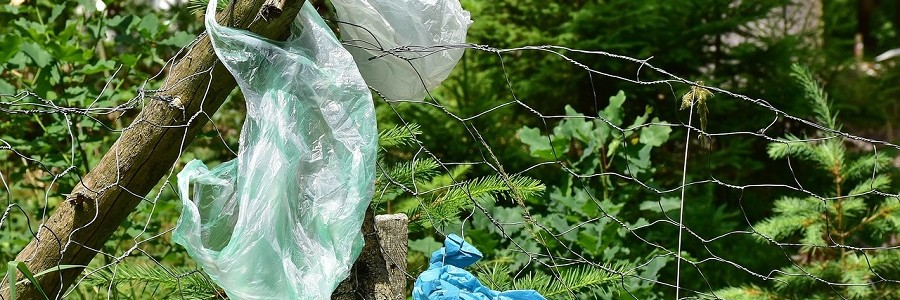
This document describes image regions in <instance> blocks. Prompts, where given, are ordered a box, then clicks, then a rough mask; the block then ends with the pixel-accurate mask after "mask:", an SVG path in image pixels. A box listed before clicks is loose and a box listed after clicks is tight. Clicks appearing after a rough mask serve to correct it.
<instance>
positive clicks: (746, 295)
mask: <svg viewBox="0 0 900 300" xmlns="http://www.w3.org/2000/svg"><path fill="white" fill-rule="evenodd" d="M715 295H716V298H709V299H728V300H757V299H760V300H766V299H778V297H777V296H776V295H774V294H772V292H771V291H769V290H766V289H764V288H761V287H758V286H755V285H749V286H743V287H730V288H727V289H723V290H719V291H716V293H715Z"/></svg>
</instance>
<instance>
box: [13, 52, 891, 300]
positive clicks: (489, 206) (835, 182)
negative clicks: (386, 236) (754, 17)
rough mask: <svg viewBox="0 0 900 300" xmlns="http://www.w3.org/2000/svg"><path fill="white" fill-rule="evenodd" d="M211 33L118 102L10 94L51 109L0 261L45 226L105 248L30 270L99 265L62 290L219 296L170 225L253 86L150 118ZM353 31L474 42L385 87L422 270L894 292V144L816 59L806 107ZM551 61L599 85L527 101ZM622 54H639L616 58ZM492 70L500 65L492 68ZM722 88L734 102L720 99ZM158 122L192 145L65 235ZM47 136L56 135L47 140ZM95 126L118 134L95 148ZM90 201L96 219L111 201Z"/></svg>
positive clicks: (775, 294) (806, 77) (699, 287)
mask: <svg viewBox="0 0 900 300" xmlns="http://www.w3.org/2000/svg"><path fill="white" fill-rule="evenodd" d="M201 40H202V38H198V39H195V40H194V42H193V43H192V44H191V45H189V46H188V47H186V48H184V49H183V50H181V52H180V53H178V54H177V55H176V56H175V57H174V58H173V59H171V60H169V61H168V62H167V63H166V65H164V67H162V68H160V71H159V72H158V73H157V75H156V76H155V77H152V78H148V79H147V80H146V81H144V83H143V84H141V85H140V86H139V87H137V88H136V91H135V92H134V97H131V98H130V99H127V100H124V101H119V102H117V103H109V101H103V100H104V99H105V98H109V94H111V93H116V92H117V91H116V88H115V87H112V86H109V85H107V86H105V87H104V88H103V90H102V91H101V93H100V94H99V95H96V96H95V98H94V100H93V101H91V102H89V104H88V105H83V106H73V105H70V104H68V103H67V101H66V99H63V98H57V99H53V98H42V97H39V96H38V95H37V94H35V93H32V92H28V91H23V92H21V93H18V94H15V95H0V115H2V118H3V119H7V118H8V120H13V122H18V124H28V126H39V127H40V130H39V131H36V130H29V129H27V128H20V129H21V130H20V129H17V128H15V124H13V126H12V127H7V128H4V129H5V130H7V132H4V133H3V134H2V136H0V157H2V158H3V159H2V163H0V168H2V169H0V179H2V180H0V181H2V182H3V185H2V187H3V191H4V193H3V195H4V197H3V198H5V201H4V202H5V205H4V207H5V209H4V212H3V215H2V217H0V232H3V238H2V239H0V246H2V249H3V251H4V252H8V253H6V254H5V255H4V256H3V258H4V259H7V260H13V259H15V260H19V261H24V262H28V261H30V260H36V259H41V258H40V257H29V256H27V255H26V256H25V257H22V256H19V257H18V258H16V257H15V253H18V252H19V251H21V250H22V249H23V248H24V247H25V244H26V243H28V242H29V241H31V240H32V239H45V240H46V239H50V240H52V241H53V243H56V244H57V248H58V249H59V251H60V253H63V252H65V251H66V249H67V248H69V247H78V248H80V249H82V250H80V251H86V254H82V255H90V256H92V257H94V259H93V260H92V261H91V263H90V264H89V265H86V266H72V265H65V264H57V265H58V268H57V271H52V270H51V271H50V272H45V273H39V274H36V275H38V276H62V274H63V272H61V271H62V270H65V269H83V270H84V272H83V273H82V274H81V275H80V276H78V278H77V279H76V280H75V282H74V284H73V286H72V287H71V288H69V289H67V290H64V291H62V292H61V293H60V294H58V295H55V296H54V295H49V297H50V298H54V297H56V298H60V297H72V298H95V297H97V295H102V296H104V297H110V298H161V297H172V298H179V297H180V298H203V299H211V298H223V297H224V293H223V292H222V291H221V290H220V289H218V288H217V287H216V286H215V285H214V283H212V282H211V281H210V280H209V279H208V278H207V277H205V276H204V275H203V274H202V270H199V269H197V268H196V267H193V264H192V262H191V261H190V258H189V257H188V256H187V255H186V254H185V252H184V250H183V249H180V246H176V245H174V244H173V243H172V241H171V240H170V236H171V231H172V229H173V228H174V226H175V224H176V222H177V218H178V209H177V205H178V204H177V203H178V202H177V199H178V197H177V191H176V190H175V189H174V188H173V183H174V181H175V176H176V174H177V172H178V171H179V170H180V168H181V167H182V166H183V165H184V163H185V162H187V161H188V160H190V159H192V158H196V157H206V158H212V159H213V160H216V159H218V160H221V161H225V160H227V159H228V158H231V157H234V155H235V151H236V149H237V145H238V143H239V141H238V140H237V128H238V126H239V124H240V122H241V120H242V116H241V114H242V113H241V110H242V104H241V96H240V95H239V93H237V92H234V93H232V94H231V95H230V96H229V100H227V101H226V103H225V105H224V107H223V108H222V109H220V110H219V111H218V112H216V111H215V109H212V110H207V109H206V108H204V107H203V106H200V107H201V108H200V109H199V110H198V111H197V112H196V113H192V114H187V113H185V115H183V116H182V118H180V119H178V120H174V121H173V124H175V125H167V124H154V123H152V120H149V119H141V117H140V116H141V115H139V114H138V113H139V112H141V111H142V110H144V109H147V108H148V107H150V106H151V105H164V106H166V107H169V108H170V109H173V110H181V111H185V112H186V111H187V110H184V106H185V105H187V103H182V102H181V101H182V99H180V98H175V97H171V96H169V95H170V92H171V91H173V90H175V89H178V88H179V86H180V85H184V84H187V83H188V82H192V81H194V80H197V79H198V78H200V79H202V80H200V81H203V82H205V83H204V84H203V85H202V86H204V87H206V88H209V87H212V86H214V85H215V84H216V82H217V81H219V80H222V79H221V78H217V77H215V76H213V68H212V67H210V68H205V69H203V70H200V71H199V72H196V73H194V74H189V75H188V76H185V77H183V78H169V77H164V75H166V74H167V73H168V72H171V70H173V68H174V67H175V66H177V65H179V64H186V63H189V62H187V61H185V59H186V58H189V57H190V56H189V55H187V54H188V52H190V51H192V50H191V49H192V46H195V45H197V44H198V43H200V41H201ZM345 46H346V47H360V48H365V49H368V50H370V51H377V52H380V53H383V54H382V55H381V56H375V57H373V58H372V59H379V57H387V56H390V57H397V58H401V59H404V60H407V61H414V60H416V59H419V58H421V57H425V56H428V55H436V54H439V53H440V52H441V51H447V50H450V49H465V51H466V54H465V58H464V60H463V62H462V63H461V65H460V67H459V68H458V70H457V71H456V73H454V75H453V76H452V77H451V79H450V80H449V81H448V83H445V87H443V88H439V89H437V90H434V91H431V92H430V93H429V96H428V97H427V98H425V99H423V100H401V99H385V98H384V97H376V100H375V101H376V108H377V113H378V118H379V126H383V127H384V128H380V129H381V137H380V140H379V143H380V145H381V148H382V150H381V152H380V153H379V155H380V157H381V158H380V162H379V164H378V166H377V171H376V172H377V176H378V178H377V181H376V192H375V198H374V199H373V207H375V209H376V211H379V212H391V213H396V212H401V213H406V214H407V215H409V216H410V220H411V225H410V226H411V227H410V237H411V240H410V249H411V254H410V257H409V261H410V267H411V268H410V270H408V276H409V279H410V280H411V281H412V280H414V279H415V277H416V276H417V275H418V273H419V272H421V271H422V270H424V268H425V267H427V257H426V255H428V253H430V252H431V251H433V250H436V248H437V247H439V244H438V242H439V241H441V240H443V236H446V235H448V234H450V233H457V234H460V235H461V236H463V237H464V238H466V239H467V240H470V241H472V242H473V244H475V245H476V246H478V247H479V248H481V249H482V250H484V252H485V254H486V259H485V260H484V261H483V262H481V263H479V264H478V265H477V267H476V273H477V275H478V277H479V279H480V280H481V281H482V282H484V283H485V284H486V285H488V286H490V287H492V288H494V289H515V288H522V289H537V290H538V291H540V292H542V293H543V294H544V295H545V296H546V297H548V298H561V299H566V298H585V299H591V298H634V299H649V298H669V297H675V298H676V299H679V298H695V299H697V298H699V299H706V298H725V299H742V298H747V299H759V298H769V299H781V298H793V297H798V296H801V297H802V296H809V297H819V298H842V299H866V298H869V299H871V298H884V299H890V298H896V297H900V294H897V292H896V290H900V289H898V283H900V282H898V280H900V267H898V266H900V250H898V247H900V242H898V235H897V234H898V232H900V231H898V229H900V196H898V194H897V192H896V191H895V190H896V186H895V185H892V183H891V175H892V173H893V172H894V171H895V169H896V159H895V158H894V157H893V155H895V154H896V150H898V149H900V147H898V146H897V145H896V144H894V143H893V142H892V141H883V140H878V139H874V138H867V137H864V136H860V135H855V134H852V133H850V132H847V131H844V130H842V126H841V123H840V122H839V120H838V119H837V117H836V112H835V111H833V109H832V108H831V107H830V105H831V104H830V102H829V100H828V99H827V96H826V95H825V93H824V92H823V90H822V88H821V87H820V86H819V85H818V84H817V83H816V79H815V78H814V77H813V76H812V75H810V74H809V72H808V71H806V70H805V69H803V68H802V67H796V66H795V67H794V72H793V74H794V77H795V79H796V82H791V83H785V84H795V85H797V86H801V87H802V88H803V90H804V92H805V98H804V99H795V101H802V102H803V103H807V104H808V105H807V107H808V108H809V111H808V113H806V114H798V113H796V112H794V113H789V112H787V111H786V110H785V109H782V108H779V107H778V106H776V105H774V104H772V102H770V101H768V100H766V99H755V98H752V97H749V96H745V95H741V94H738V93H735V92H731V91H729V90H727V89H725V88H720V87H716V86H711V85H704V84H703V83H702V82H701V81H699V80H702V79H703V78H696V79H695V78H682V77H679V76H678V74H673V73H671V72H668V71H666V70H664V69H662V68H659V67H657V66H654V65H653V60H652V58H633V57H629V56H626V55H620V54H613V53H607V52H603V51H590V50H580V49H571V48H567V47H564V46H556V45H541V46H523V47H518V48H509V49H499V48H494V47H491V46H489V45H475V44H462V45H440V46H431V47H400V48H393V49H381V48H379V47H378V46H377V45H376V44H372V43H365V42H362V41H353V40H350V41H345ZM660 55H665V54H664V53H662V54H660ZM535 62H539V63H540V64H559V65H565V66H568V67H567V68H568V69H567V70H570V73H566V74H558V76H559V77H560V78H563V79H562V80H561V81H570V82H572V81H578V82H580V83H581V84H582V85H583V86H585V87H587V88H586V91H587V92H585V93H582V94H578V95H570V98H553V99H547V98H528V97H520V96H519V95H520V94H522V92H521V91H522V90H523V89H529V88H533V87H530V86H527V85H520V84H518V83H517V81H520V80H524V79H525V78H528V77H529V76H530V75H531V74H529V73H528V70H529V69H528V68H527V67H523V66H522V65H523V64H534V63H535ZM467 64H472V65H474V67H473V66H472V65H467ZM611 64H616V65H628V66H630V67H629V68H628V69H631V70H634V71H635V72H634V73H633V74H619V73H614V72H611V71H607V70H605V68H604V66H605V65H611ZM486 66H491V68H492V70H494V71H493V72H481V73H479V72H477V71H478V69H477V68H485V67H486ZM538 67H541V66H538ZM116 76H119V71H118V70H116V71H115V72H113V73H112V74H111V77H112V78H115V77H116ZM613 81H614V82H618V83H627V84H628V85H629V86H633V87H634V89H636V90H638V89H641V90H652V91H655V93H656V95H657V97H656V98H647V97H643V98H638V97H633V96H630V93H631V91H629V90H625V91H620V92H617V93H613V94H605V95H604V94H602V92H603V91H605V90H606V89H603V88H598V85H603V84H608V83H609V82H613ZM110 82H112V80H110ZM548 84H549V82H548ZM544 88H547V89H553V88H554V87H552V86H550V87H544ZM201 90H203V89H201ZM374 92H375V94H379V93H378V91H374ZM201 94H202V92H201ZM201 99H205V97H201ZM585 99H586V100H585ZM201 101H202V100H201ZM101 103H103V104H101ZM723 106H727V107H729V110H727V112H729V113H735V112H737V115H731V116H723V115H721V114H722V113H723V111H725V110H722V109H719V107H723ZM726 121H727V122H728V124H727V126H726V124H722V123H717V122H726ZM129 122H130V124H131V125H128V124H126V123H129ZM198 124H199V125H198ZM23 126H24V125H23ZM147 126H150V127H157V128H158V129H162V130H171V131H173V132H178V134H180V135H181V136H182V139H181V145H179V146H178V147H176V148H178V149H179V151H178V154H177V155H178V157H177V158H176V159H174V161H175V163H174V164H173V165H170V166H169V165H166V166H164V167H165V169H166V170H167V171H166V174H165V176H164V178H163V180H162V181H160V182H159V183H154V184H155V186H154V188H153V189H152V191H151V192H150V193H149V195H142V194H140V193H133V192H130V191H128V190H127V189H126V190H125V193H132V194H134V195H133V196H135V197H138V198H140V203H139V204H138V205H137V209H136V210H135V211H134V212H132V213H130V214H129V215H128V216H127V217H126V218H125V222H124V223H123V224H122V226H120V227H119V228H118V229H115V230H114V233H113V235H112V238H111V239H109V240H108V241H105V242H104V243H101V246H100V247H88V246H86V245H85V244H82V243H83V242H84V240H81V239H80V238H81V237H82V236H81V235H80V234H78V232H79V230H80V228H86V227H87V226H88V225H89V224H84V225H81V226H83V227H79V228H74V229H73V230H72V233H71V234H70V235H58V234H56V233H55V232H52V231H51V230H49V228H50V227H48V226H47V222H49V221H50V220H53V219H52V218H51V215H52V214H54V212H55V211H57V210H58V209H59V207H62V206H64V205H71V206H78V205H84V204H83V203H82V202H84V201H92V200H93V199H91V198H90V197H84V198H82V196H79V195H78V194H72V193H71V191H72V189H73V188H76V187H77V186H78V185H79V184H82V185H85V183H80V182H82V178H83V177H82V176H84V175H85V174H87V173H88V172H91V170H93V168H95V167H96V166H97V160H98V159H99V157H100V156H102V155H103V154H104V153H105V152H106V151H109V153H112V154H107V155H112V157H113V159H116V158H118V157H120V155H121V153H123V152H129V151H134V149H128V148H123V147H121V146H116V145H114V144H113V143H112V142H113V141H114V140H115V139H116V138H117V137H119V136H122V135H123V134H125V133H128V132H129V131H134V130H144V129H143V128H146V127H147ZM194 126H202V128H201V129H199V130H198V131H197V132H198V133H199V135H198V137H196V138H194V137H193V136H191V135H192V134H195V132H191V131H189V130H188V128H192V127H194ZM34 132H39V134H40V135H43V136H45V137H44V138H42V140H41V142H42V143H36V142H35V141H34ZM192 140H193V144H190V142H191V141H192ZM98 141H99V142H98ZM89 142H97V143H99V144H101V145H104V147H107V148H98V147H85V144H86V143H89ZM739 145H752V146H747V147H738V146H739ZM88 149H93V151H94V152H92V153H88V152H87V150H88ZM181 149H184V151H181ZM741 151H747V152H741ZM760 152H762V153H764V154H760ZM761 157H762V158H761ZM738 160H739V161H738ZM116 161H118V160H117V159H116ZM747 165H763V166H765V169H764V170H763V171H762V172H771V176H769V177H763V178H760V177H752V178H748V177H746V176H741V174H740V173H741V168H743V167H745V166H747ZM108 172H115V170H108ZM108 176H112V177H113V178H115V180H113V181H112V182H111V183H110V184H104V185H99V186H98V185H95V183H86V185H89V187H88V188H89V189H91V190H94V191H102V190H106V189H125V188H124V185H122V184H120V182H121V181H120V180H126V179H125V178H119V177H118V176H117V174H108ZM127 180H140V178H137V179H134V178H128V179H127ZM87 205H88V206H90V203H88V204H87ZM93 206H94V207H96V206H97V205H93ZM96 212H97V215H94V216H92V217H91V218H88V219H89V220H97V219H98V218H103V215H101V214H103V213H104V212H103V211H102V210H96ZM737 279H740V280H737ZM10 280H11V278H10V277H5V278H4V282H7V284H8V282H9V281H10ZM23 284H25V283H23ZM0 297H5V295H2V296H0Z"/></svg>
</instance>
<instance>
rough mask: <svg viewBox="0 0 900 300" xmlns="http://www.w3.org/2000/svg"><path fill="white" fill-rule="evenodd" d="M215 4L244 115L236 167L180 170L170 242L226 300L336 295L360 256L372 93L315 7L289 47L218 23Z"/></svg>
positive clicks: (194, 164)
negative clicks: (175, 220)
mask: <svg viewBox="0 0 900 300" xmlns="http://www.w3.org/2000/svg"><path fill="white" fill-rule="evenodd" d="M216 2H217V1H210V5H209V7H208V8H207V11H206V16H207V17H206V28H207V32H208V33H209V36H210V39H211V40H212V43H213V48H214V49H215V51H216V54H217V55H218V57H219V58H220V60H221V61H222V63H223V64H224V65H225V66H226V67H227V68H228V70H229V71H230V72H231V73H232V74H233V75H234V77H235V79H236V80H237V82H238V85H239V86H240V88H241V91H242V92H243V94H244V97H245V98H246V101H247V119H246V121H245V123H244V125H243V129H242V130H241V136H240V148H239V151H238V156H237V158H236V159H234V160H232V161H229V162H226V163H222V164H220V165H218V166H217V167H215V168H213V169H211V170H209V169H207V167H206V166H205V165H204V164H203V162H201V161H197V160H194V161H191V162H190V163H188V164H187V165H186V166H185V167H184V169H183V170H182V171H181V172H180V173H179V174H178V189H179V193H180V196H181V200H182V203H183V208H182V216H181V219H180V220H179V221H178V224H177V226H176V228H175V231H174V234H173V240H174V241H175V242H177V243H179V244H181V245H183V246H184V247H185V248H186V249H187V252H188V253H189V254H190V255H191V257H192V258H193V259H194V260H195V261H196V262H197V263H198V264H199V265H200V266H202V267H203V269H204V271H206V273H207V274H209V276H210V277H211V278H212V279H213V280H214V281H215V282H216V283H218V284H219V285H220V286H221V287H222V288H223V289H224V290H225V292H226V293H227V294H228V296H229V298H231V299H329V298H330V296H331V293H332V292H333V291H334V289H335V288H336V287H337V285H338V284H339V283H340V281H341V280H342V279H344V278H345V277H346V276H347V274H348V273H349V270H350V268H351V267H352V264H353V262H354V261H355V260H356V258H357V256H358V255H359V253H360V251H361V250H362V245H363V238H362V234H361V232H360V227H361V226H362V222H363V217H364V214H365V211H366V207H367V206H368V204H369V202H370V200H371V197H372V194H373V184H374V176H375V154H376V145H377V129H376V125H375V113H374V106H373V105H374V104H373V102H372V96H371V94H370V92H369V89H368V87H367V86H366V83H365V82H364V81H363V78H362V76H361V75H360V73H359V71H358V69H357V67H356V64H355V63H354V62H353V57H352V56H351V55H350V53H348V52H347V51H346V50H345V49H344V48H343V46H342V45H341V44H340V42H339V41H338V40H337V38H336V37H335V36H334V34H333V33H332V32H331V30H330V29H329V28H328V27H327V26H325V24H324V22H323V21H322V19H321V17H319V15H318V14H317V13H316V11H315V9H313V7H312V6H311V5H310V4H309V1H307V3H306V4H305V5H304V7H303V9H302V11H301V12H300V14H299V16H298V18H297V19H296V20H295V21H294V22H293V25H292V28H291V29H292V36H291V37H290V38H289V39H288V41H286V42H275V41H270V40H266V39H264V38H262V37H259V36H257V35H254V34H251V33H249V32H246V31H243V30H237V29H232V28H227V27H224V26H219V25H218V24H217V23H216V20H215V18H214V16H215V3H216ZM191 190H193V194H191Z"/></svg>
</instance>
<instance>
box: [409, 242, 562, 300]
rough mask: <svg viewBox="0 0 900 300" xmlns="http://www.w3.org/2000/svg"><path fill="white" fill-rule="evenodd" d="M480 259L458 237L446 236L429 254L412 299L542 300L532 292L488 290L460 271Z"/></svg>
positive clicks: (475, 250) (473, 248)
mask: <svg viewBox="0 0 900 300" xmlns="http://www.w3.org/2000/svg"><path fill="white" fill-rule="evenodd" d="M481 258H482V255H481V252H480V251H478V249H476V248H475V247H474V246H472V245H471V244H469V243H467V242H466V241H465V240H463V239H462V238H461V237H459V236H458V235H455V234H451V235H449V236H447V239H445V240H444V247H442V248H441V249H438V250H437V251H434V253H432V254H431V260H430V261H429V267H428V270H426V271H425V272H422V274H421V275H419V278H417V279H416V283H415V286H414V287H413V299H414V300H439V299H440V300H443V299H447V300H449V299H453V300H456V299H463V300H544V296H541V294H539V293H538V292H537V291H534V290H512V291H504V292H498V291H494V290H491V289H489V288H488V287H486V286H484V285H483V284H481V282H479V281H478V279H476V278H475V276H474V275H472V273H469V272H468V271H466V270H463V269H462V268H465V267H468V266H470V265H472V264H474V263H475V262H477V261H478V260H480V259H481Z"/></svg>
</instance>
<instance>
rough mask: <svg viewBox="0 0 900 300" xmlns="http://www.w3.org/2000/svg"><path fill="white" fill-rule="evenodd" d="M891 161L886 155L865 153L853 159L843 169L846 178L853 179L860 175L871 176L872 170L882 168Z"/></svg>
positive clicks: (875, 170) (876, 170)
mask: <svg viewBox="0 0 900 300" xmlns="http://www.w3.org/2000/svg"><path fill="white" fill-rule="evenodd" d="M890 162H891V158H890V157H889V156H887V155H879V156H878V157H876V156H875V155H866V156H864V157H861V158H859V159H857V160H854V161H853V162H852V163H851V164H850V165H849V166H848V167H847V169H846V170H845V171H844V172H845V173H846V175H847V178H848V179H855V178H859V177H862V176H867V177H868V176H872V172H879V171H881V170H884V168H885V167H887V166H888V165H889V164H890Z"/></svg>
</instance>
